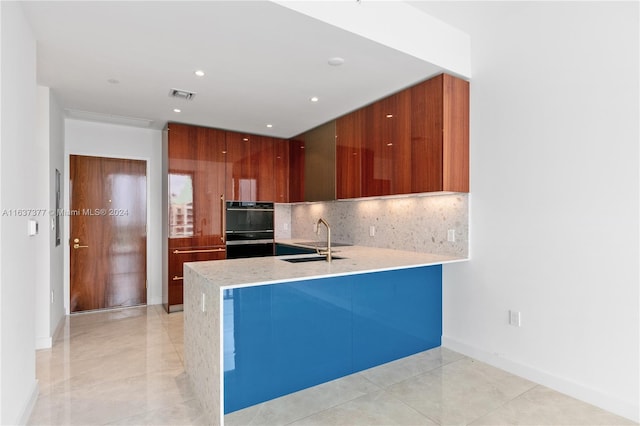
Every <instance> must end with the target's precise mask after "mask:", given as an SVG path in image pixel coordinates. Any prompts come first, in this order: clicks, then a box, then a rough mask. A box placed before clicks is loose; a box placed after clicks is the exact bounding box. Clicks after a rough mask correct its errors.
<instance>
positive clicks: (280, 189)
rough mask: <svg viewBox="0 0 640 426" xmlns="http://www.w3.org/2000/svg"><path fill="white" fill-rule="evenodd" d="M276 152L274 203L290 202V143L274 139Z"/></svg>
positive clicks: (274, 150)
mask: <svg viewBox="0 0 640 426" xmlns="http://www.w3.org/2000/svg"><path fill="white" fill-rule="evenodd" d="M273 152H274V156H275V158H274V163H273V167H274V193H275V198H274V200H273V201H274V202H276V203H288V202H289V170H290V148H289V141H287V140H284V139H273Z"/></svg>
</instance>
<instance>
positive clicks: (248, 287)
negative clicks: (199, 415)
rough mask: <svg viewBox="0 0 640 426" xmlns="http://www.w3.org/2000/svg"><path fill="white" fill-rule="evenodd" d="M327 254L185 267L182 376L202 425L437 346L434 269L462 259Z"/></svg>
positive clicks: (373, 252) (375, 252)
mask: <svg viewBox="0 0 640 426" xmlns="http://www.w3.org/2000/svg"><path fill="white" fill-rule="evenodd" d="M292 243H294V244H295V241H293V242H292ZM335 254H336V255H337V256H339V257H342V258H341V259H336V260H334V261H333V262H331V263H327V262H325V261H319V262H317V261H316V262H304V263H289V262H287V261H285V260H284V259H290V258H296V257H305V256H308V255H294V256H280V257H263V258H250V259H233V260H224V261H213V262H198V263H190V264H187V265H185V271H184V273H185V275H184V277H185V290H184V320H185V333H184V336H185V337H184V346H185V348H184V357H185V359H184V361H185V370H186V372H187V374H188V376H189V378H190V381H191V383H192V385H193V386H194V390H195V391H196V393H197V394H198V395H199V398H200V401H201V404H202V407H203V409H204V411H205V412H206V413H207V415H208V416H209V420H210V422H211V423H213V424H216V423H219V424H222V422H223V416H224V413H225V412H231V411H235V410H237V409H240V408H244V407H245V406H248V405H252V404H255V403H258V402H261V401H264V400H266V399H271V398H275V397H277V396H280V395H283V394H286V393H290V392H294V391H296V390H300V389H303V388H305V387H309V386H313V385H316V384H319V383H322V382H324V381H329V380H332V379H335V378H337V377H341V376H344V375H347V374H351V373H353V372H355V371H360V370H363V369H366V368H370V367H373V366H375V365H379V364H382V363H385V362H389V361H391V360H393V359H397V358H400V357H403V356H407V355H410V354H412V353H416V352H419V351H422V350H426V349H429V348H432V347H435V346H439V345H440V336H441V330H442V322H441V291H442V290H441V266H440V265H442V264H443V263H450V262H458V261H462V260H465V259H462V258H456V257H452V256H444V255H436V254H425V253H415V252H406V251H398V250H389V249H378V248H370V247H361V246H348V247H339V248H338V249H336V251H335Z"/></svg>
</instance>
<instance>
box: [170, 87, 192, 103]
mask: <svg viewBox="0 0 640 426" xmlns="http://www.w3.org/2000/svg"><path fill="white" fill-rule="evenodd" d="M169 96H171V97H172V98H178V99H184V100H185V101H190V100H192V99H193V98H194V97H195V96H196V94H195V93H194V92H189V91H187V90H180V89H171V90H169Z"/></svg>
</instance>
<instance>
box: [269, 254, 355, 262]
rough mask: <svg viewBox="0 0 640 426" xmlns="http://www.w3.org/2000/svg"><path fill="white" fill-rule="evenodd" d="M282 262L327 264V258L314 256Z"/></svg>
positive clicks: (337, 257)
mask: <svg viewBox="0 0 640 426" xmlns="http://www.w3.org/2000/svg"><path fill="white" fill-rule="evenodd" d="M331 259H332V260H339V259H344V257H340V256H332V257H331ZM280 260H284V261H285V262H289V263H304V262H326V261H327V257H326V256H317V255H314V256H305V257H292V258H289V259H280Z"/></svg>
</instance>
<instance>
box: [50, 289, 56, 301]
mask: <svg viewBox="0 0 640 426" xmlns="http://www.w3.org/2000/svg"><path fill="white" fill-rule="evenodd" d="M55 301H56V291H55V290H51V303H53V302H55Z"/></svg>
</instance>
